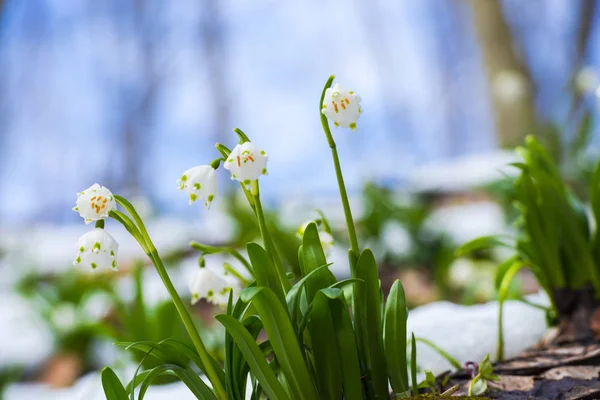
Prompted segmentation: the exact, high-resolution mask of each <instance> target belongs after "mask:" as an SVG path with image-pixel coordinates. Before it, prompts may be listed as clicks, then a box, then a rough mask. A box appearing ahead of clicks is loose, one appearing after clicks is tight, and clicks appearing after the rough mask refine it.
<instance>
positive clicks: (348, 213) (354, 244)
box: [319, 75, 360, 276]
mask: <svg viewBox="0 0 600 400" xmlns="http://www.w3.org/2000/svg"><path fill="white" fill-rule="evenodd" d="M334 79H335V75H331V76H330V77H329V79H328V80H327V82H326V83H325V87H324V88H323V93H322V94H321V101H320V102H319V115H320V118H321V125H322V126H323V131H324V132H325V136H326V137H327V143H328V144H329V147H330V148H331V155H332V157H333V165H334V167H335V175H336V178H337V182H338V187H339V190H340V197H341V198H342V206H343V208H344V216H345V217H346V226H347V227H348V236H349V237H350V248H351V249H352V252H353V253H354V254H355V255H356V257H357V258H358V256H359V255H360V249H359V247H358V239H357V237H356V230H355V228H354V220H353V219H352V210H351V209H350V202H349V201H348V193H347V192H346V185H344V177H343V175H342V167H341V165H340V159H339V157H338V153H337V147H336V144H335V141H334V140H333V135H332V134H331V129H329V121H328V120H327V117H326V116H325V115H323V113H322V112H321V107H322V106H323V99H324V98H325V91H326V90H327V89H329V88H330V87H331V84H332V83H333V80H334ZM350 267H351V269H352V270H353V269H354V266H353V265H351V266H350ZM352 273H353V276H354V271H352Z"/></svg>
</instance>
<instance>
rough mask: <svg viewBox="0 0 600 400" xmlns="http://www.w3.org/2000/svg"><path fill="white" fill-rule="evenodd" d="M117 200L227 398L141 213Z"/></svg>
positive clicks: (223, 399) (214, 383) (220, 395)
mask: <svg viewBox="0 0 600 400" xmlns="http://www.w3.org/2000/svg"><path fill="white" fill-rule="evenodd" d="M115 200H117V202H118V203H119V204H120V205H121V206H122V207H123V208H125V209H126V210H127V211H128V212H129V214H131V216H132V217H133V220H134V221H135V222H136V223H137V228H138V231H137V232H136V233H137V235H139V236H136V235H134V237H135V238H136V239H137V241H138V242H139V243H140V245H141V246H142V248H143V249H144V251H145V252H146V254H147V255H148V257H150V260H151V261H152V263H153V264H154V266H155V267H156V272H158V275H159V276H160V278H161V280H162V281H163V284H164V285H165V288H166V289H167V291H168V292H169V295H170V296H171V299H172V300H173V304H175V308H176V309H177V312H178V313H179V316H180V317H181V320H182V321H183V324H184V325H185V329H186V330H187V332H188V334H189V335H190V339H191V340H192V343H193V344H194V347H195V348H196V351H198V355H199V356H200V358H201V359H202V363H203V364H204V369H205V371H204V372H205V373H206V376H207V377H208V379H209V380H210V382H211V384H212V386H213V389H214V391H215V394H216V396H217V398H218V399H221V400H226V399H227V392H226V391H225V388H224V387H223V383H222V382H221V379H220V377H219V374H218V372H217V370H216V368H215V363H214V359H213V358H212V357H211V355H210V354H209V353H208V351H207V350H206V347H205V346H204V343H203V342H202V339H201V338H200V335H199V334H198V331H197V330H196V327H195V325H194V321H192V317H191V316H190V314H189V313H188V311H187V308H186V307H185V305H184V304H183V301H182V300H181V297H179V293H177V290H176V289H175V287H174V286H173V282H171V278H169V274H168V273H167V270H166V268H165V266H164V264H163V262H162V260H161V258H160V256H159V254H158V251H157V250H156V247H154V243H152V239H150V235H148V231H147V230H146V227H145V226H144V222H143V221H142V219H141V217H140V216H139V214H138V213H137V211H136V210H135V208H134V207H133V205H132V204H131V203H129V202H128V201H127V200H126V199H124V198H123V197H121V196H117V195H115ZM114 213H115V215H117V216H118V217H121V216H120V215H119V214H118V213H119V212H118V211H117V212H114ZM121 214H122V213H121ZM121 218H122V217H121ZM129 222H131V220H129ZM125 228H128V226H127V225H125ZM128 230H129V229H128Z"/></svg>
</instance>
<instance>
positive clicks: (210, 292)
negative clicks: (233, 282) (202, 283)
mask: <svg viewBox="0 0 600 400" xmlns="http://www.w3.org/2000/svg"><path fill="white" fill-rule="evenodd" d="M214 295H215V292H213V291H212V290H209V291H208V292H207V293H206V296H207V297H213V296H214Z"/></svg>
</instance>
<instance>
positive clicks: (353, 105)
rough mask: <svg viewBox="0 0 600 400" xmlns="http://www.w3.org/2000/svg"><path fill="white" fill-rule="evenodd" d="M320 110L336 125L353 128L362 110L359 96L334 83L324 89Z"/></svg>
mask: <svg viewBox="0 0 600 400" xmlns="http://www.w3.org/2000/svg"><path fill="white" fill-rule="evenodd" d="M321 112H322V113H323V114H324V115H325V116H326V117H327V118H328V119H329V120H331V121H333V124H334V125H335V126H336V127H338V126H341V127H342V128H350V129H352V130H355V129H356V123H357V122H358V118H360V114H362V112H363V110H362V108H361V107H360V96H359V95H357V94H356V93H354V92H353V91H351V90H348V89H346V88H344V87H343V86H342V85H340V84H339V83H336V84H335V85H333V87H330V88H328V89H327V90H325V97H324V98H323V104H322V105H321Z"/></svg>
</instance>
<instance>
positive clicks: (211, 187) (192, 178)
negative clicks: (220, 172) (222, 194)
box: [177, 165, 217, 208]
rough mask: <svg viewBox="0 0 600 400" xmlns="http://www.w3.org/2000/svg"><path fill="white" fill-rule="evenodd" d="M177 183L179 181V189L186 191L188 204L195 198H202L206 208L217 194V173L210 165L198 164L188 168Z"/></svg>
mask: <svg viewBox="0 0 600 400" xmlns="http://www.w3.org/2000/svg"><path fill="white" fill-rule="evenodd" d="M177 183H179V190H185V191H186V192H187V193H188V195H189V199H190V204H193V203H194V202H195V201H196V200H204V205H205V206H206V208H210V204H211V203H212V201H213V199H214V198H215V195H216V194H217V174H216V172H215V169H214V168H213V167H211V166H210V165H198V166H197V167H193V168H190V169H188V170H187V171H185V172H184V173H183V175H181V178H179V179H178V180H177Z"/></svg>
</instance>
